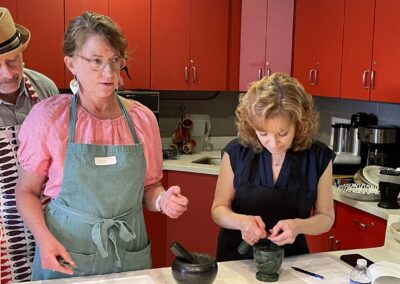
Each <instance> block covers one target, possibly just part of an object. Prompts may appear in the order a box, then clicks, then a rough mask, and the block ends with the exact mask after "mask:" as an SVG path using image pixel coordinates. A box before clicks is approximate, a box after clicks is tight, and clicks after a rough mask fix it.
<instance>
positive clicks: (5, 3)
mask: <svg viewBox="0 0 400 284" xmlns="http://www.w3.org/2000/svg"><path fill="white" fill-rule="evenodd" d="M0 7H4V8H7V9H8V10H9V11H10V13H11V16H12V17H13V20H14V22H15V23H17V24H18V23H19V22H18V13H17V1H15V0H0Z"/></svg>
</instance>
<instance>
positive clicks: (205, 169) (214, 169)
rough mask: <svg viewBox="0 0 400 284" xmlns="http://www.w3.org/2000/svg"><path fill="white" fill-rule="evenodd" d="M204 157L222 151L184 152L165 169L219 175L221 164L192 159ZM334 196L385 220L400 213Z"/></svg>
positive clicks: (337, 194) (164, 166)
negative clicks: (187, 153)
mask: <svg viewBox="0 0 400 284" xmlns="http://www.w3.org/2000/svg"><path fill="white" fill-rule="evenodd" d="M204 157H211V158H220V157H221V151H212V152H200V153H195V154H189V155H186V154H184V155H181V156H180V159H178V160H164V165H163V169H164V170H170V171H181V172H190V173H199V174H209V175H218V174H219V166H216V165H203V164H196V163H192V161H195V160H197V159H201V158H204ZM333 197H334V199H335V200H337V201H339V202H342V203H344V204H347V205H350V206H352V207H354V208H357V209H360V210H362V211H364V212H367V213H369V214H372V215H375V216H377V217H380V218H382V219H385V220H387V219H388V216H389V215H400V209H384V208H381V207H379V206H378V201H359V200H355V199H351V198H348V197H345V196H342V195H340V194H339V192H338V190H337V189H336V188H335V187H334V188H333Z"/></svg>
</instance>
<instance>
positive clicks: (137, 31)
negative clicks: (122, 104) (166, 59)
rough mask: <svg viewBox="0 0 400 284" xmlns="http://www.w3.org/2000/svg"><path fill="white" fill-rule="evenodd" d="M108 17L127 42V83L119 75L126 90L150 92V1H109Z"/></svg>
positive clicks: (124, 76)
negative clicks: (118, 27)
mask: <svg viewBox="0 0 400 284" xmlns="http://www.w3.org/2000/svg"><path fill="white" fill-rule="evenodd" d="M109 16H110V17H111V18H112V19H114V20H115V21H116V22H117V23H118V24H119V25H120V27H121V29H122V31H123V32H124V34H125V37H126V38H127V40H128V60H127V63H126V64H127V67H128V70H129V75H130V76H131V79H132V80H130V79H129V78H128V77H127V76H126V74H125V72H121V73H122V77H123V80H124V86H123V88H125V89H150V0H135V1H132V0H109Z"/></svg>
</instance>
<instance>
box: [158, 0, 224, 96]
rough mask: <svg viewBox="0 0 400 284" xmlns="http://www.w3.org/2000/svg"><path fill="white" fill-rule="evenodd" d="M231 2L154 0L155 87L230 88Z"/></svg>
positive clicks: (178, 88)
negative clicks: (229, 20)
mask: <svg viewBox="0 0 400 284" xmlns="http://www.w3.org/2000/svg"><path fill="white" fill-rule="evenodd" d="M228 11H229V1H228V0H220V1H212V0H190V1H188V0H170V1H163V0H153V1H152V8H151V15H152V16H151V88H152V89H156V90H189V89H190V90H225V89H226V88H227V56H228V55H227V50H228V47H227V45H228Z"/></svg>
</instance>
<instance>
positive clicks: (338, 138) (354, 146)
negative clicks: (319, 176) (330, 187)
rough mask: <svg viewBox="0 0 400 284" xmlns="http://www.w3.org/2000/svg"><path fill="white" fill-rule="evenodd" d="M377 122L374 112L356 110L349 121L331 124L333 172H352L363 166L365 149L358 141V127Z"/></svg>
mask: <svg viewBox="0 0 400 284" xmlns="http://www.w3.org/2000/svg"><path fill="white" fill-rule="evenodd" d="M377 123H378V118H377V117H376V116H375V115H374V114H372V113H365V112H357V113H354V114H353V115H352V116H351V120H350V123H336V124H333V125H331V127H332V133H331V145H332V149H333V151H334V152H335V154H336V158H335V160H334V161H333V173H334V174H353V173H354V172H356V171H357V170H358V169H360V168H361V167H363V165H362V155H363V153H364V152H365V153H366V151H367V149H366V148H365V146H364V147H363V145H362V144H361V142H360V139H359V127H361V126H366V125H370V124H377ZM364 165H365V164H364Z"/></svg>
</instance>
